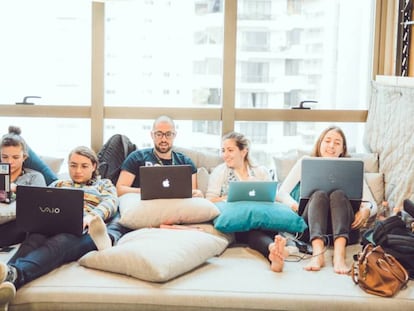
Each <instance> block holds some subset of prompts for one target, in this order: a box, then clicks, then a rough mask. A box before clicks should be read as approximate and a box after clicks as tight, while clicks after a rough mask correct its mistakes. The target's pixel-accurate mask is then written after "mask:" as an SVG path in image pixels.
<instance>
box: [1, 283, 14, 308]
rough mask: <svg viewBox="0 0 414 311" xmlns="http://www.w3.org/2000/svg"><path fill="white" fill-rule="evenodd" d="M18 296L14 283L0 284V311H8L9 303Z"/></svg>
mask: <svg viewBox="0 0 414 311" xmlns="http://www.w3.org/2000/svg"><path fill="white" fill-rule="evenodd" d="M15 296H16V287H14V285H13V283H10V282H3V283H1V284H0V311H7V310H8V308H9V303H10V302H11V301H12V300H13V299H14V297H15Z"/></svg>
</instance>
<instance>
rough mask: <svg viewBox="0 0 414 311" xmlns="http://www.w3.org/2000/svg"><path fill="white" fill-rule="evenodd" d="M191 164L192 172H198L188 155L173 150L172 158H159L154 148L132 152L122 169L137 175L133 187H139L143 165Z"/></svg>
mask: <svg viewBox="0 0 414 311" xmlns="http://www.w3.org/2000/svg"><path fill="white" fill-rule="evenodd" d="M186 164H188V165H191V169H192V173H193V174H195V173H197V168H196V167H195V165H194V163H193V161H192V160H191V159H190V158H189V157H187V156H186V155H184V154H182V153H179V152H174V151H173V152H172V158H171V159H170V160H163V159H159V158H158V157H157V156H156V155H155V153H154V149H153V148H147V149H141V150H136V151H133V152H131V153H130V154H129V155H128V157H127V158H126V159H125V161H124V163H122V166H121V170H125V171H127V172H129V173H131V174H134V175H135V179H134V182H133V183H132V187H136V188H139V187H140V183H139V168H140V167H141V166H155V165H186Z"/></svg>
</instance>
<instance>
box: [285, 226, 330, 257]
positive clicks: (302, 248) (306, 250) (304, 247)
mask: <svg viewBox="0 0 414 311" xmlns="http://www.w3.org/2000/svg"><path fill="white" fill-rule="evenodd" d="M281 235H282V236H283V237H284V238H286V240H287V241H292V242H293V243H295V245H296V247H297V248H298V250H299V252H300V253H302V254H301V255H299V254H289V256H288V257H287V258H285V261H286V262H300V261H302V260H309V259H311V258H313V257H318V256H320V255H322V254H324V253H325V252H326V251H327V249H328V247H327V245H329V243H330V235H324V236H323V238H325V239H326V243H325V246H324V248H323V250H322V251H321V252H319V253H317V254H313V250H312V251H310V249H311V248H312V246H310V245H309V244H308V243H306V242H303V241H301V240H300V237H301V236H302V234H301V235H298V234H296V235H290V234H289V235H288V234H287V233H281Z"/></svg>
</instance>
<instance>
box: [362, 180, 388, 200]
mask: <svg viewBox="0 0 414 311" xmlns="http://www.w3.org/2000/svg"><path fill="white" fill-rule="evenodd" d="M364 176H365V181H366V182H367V185H368V187H369V189H370V190H371V193H372V196H373V197H374V199H375V202H376V203H377V205H378V206H379V205H381V204H382V201H384V176H383V174H382V173H365V174H364Z"/></svg>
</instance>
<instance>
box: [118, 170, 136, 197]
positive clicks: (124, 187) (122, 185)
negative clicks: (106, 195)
mask: <svg viewBox="0 0 414 311" xmlns="http://www.w3.org/2000/svg"><path fill="white" fill-rule="evenodd" d="M134 180H135V174H132V173H130V172H128V171H125V170H123V171H121V173H120V174H119V178H118V181H117V183H116V191H117V193H118V196H121V195H123V194H125V193H131V192H132V193H141V188H136V187H131V185H132V183H133V182H134Z"/></svg>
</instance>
